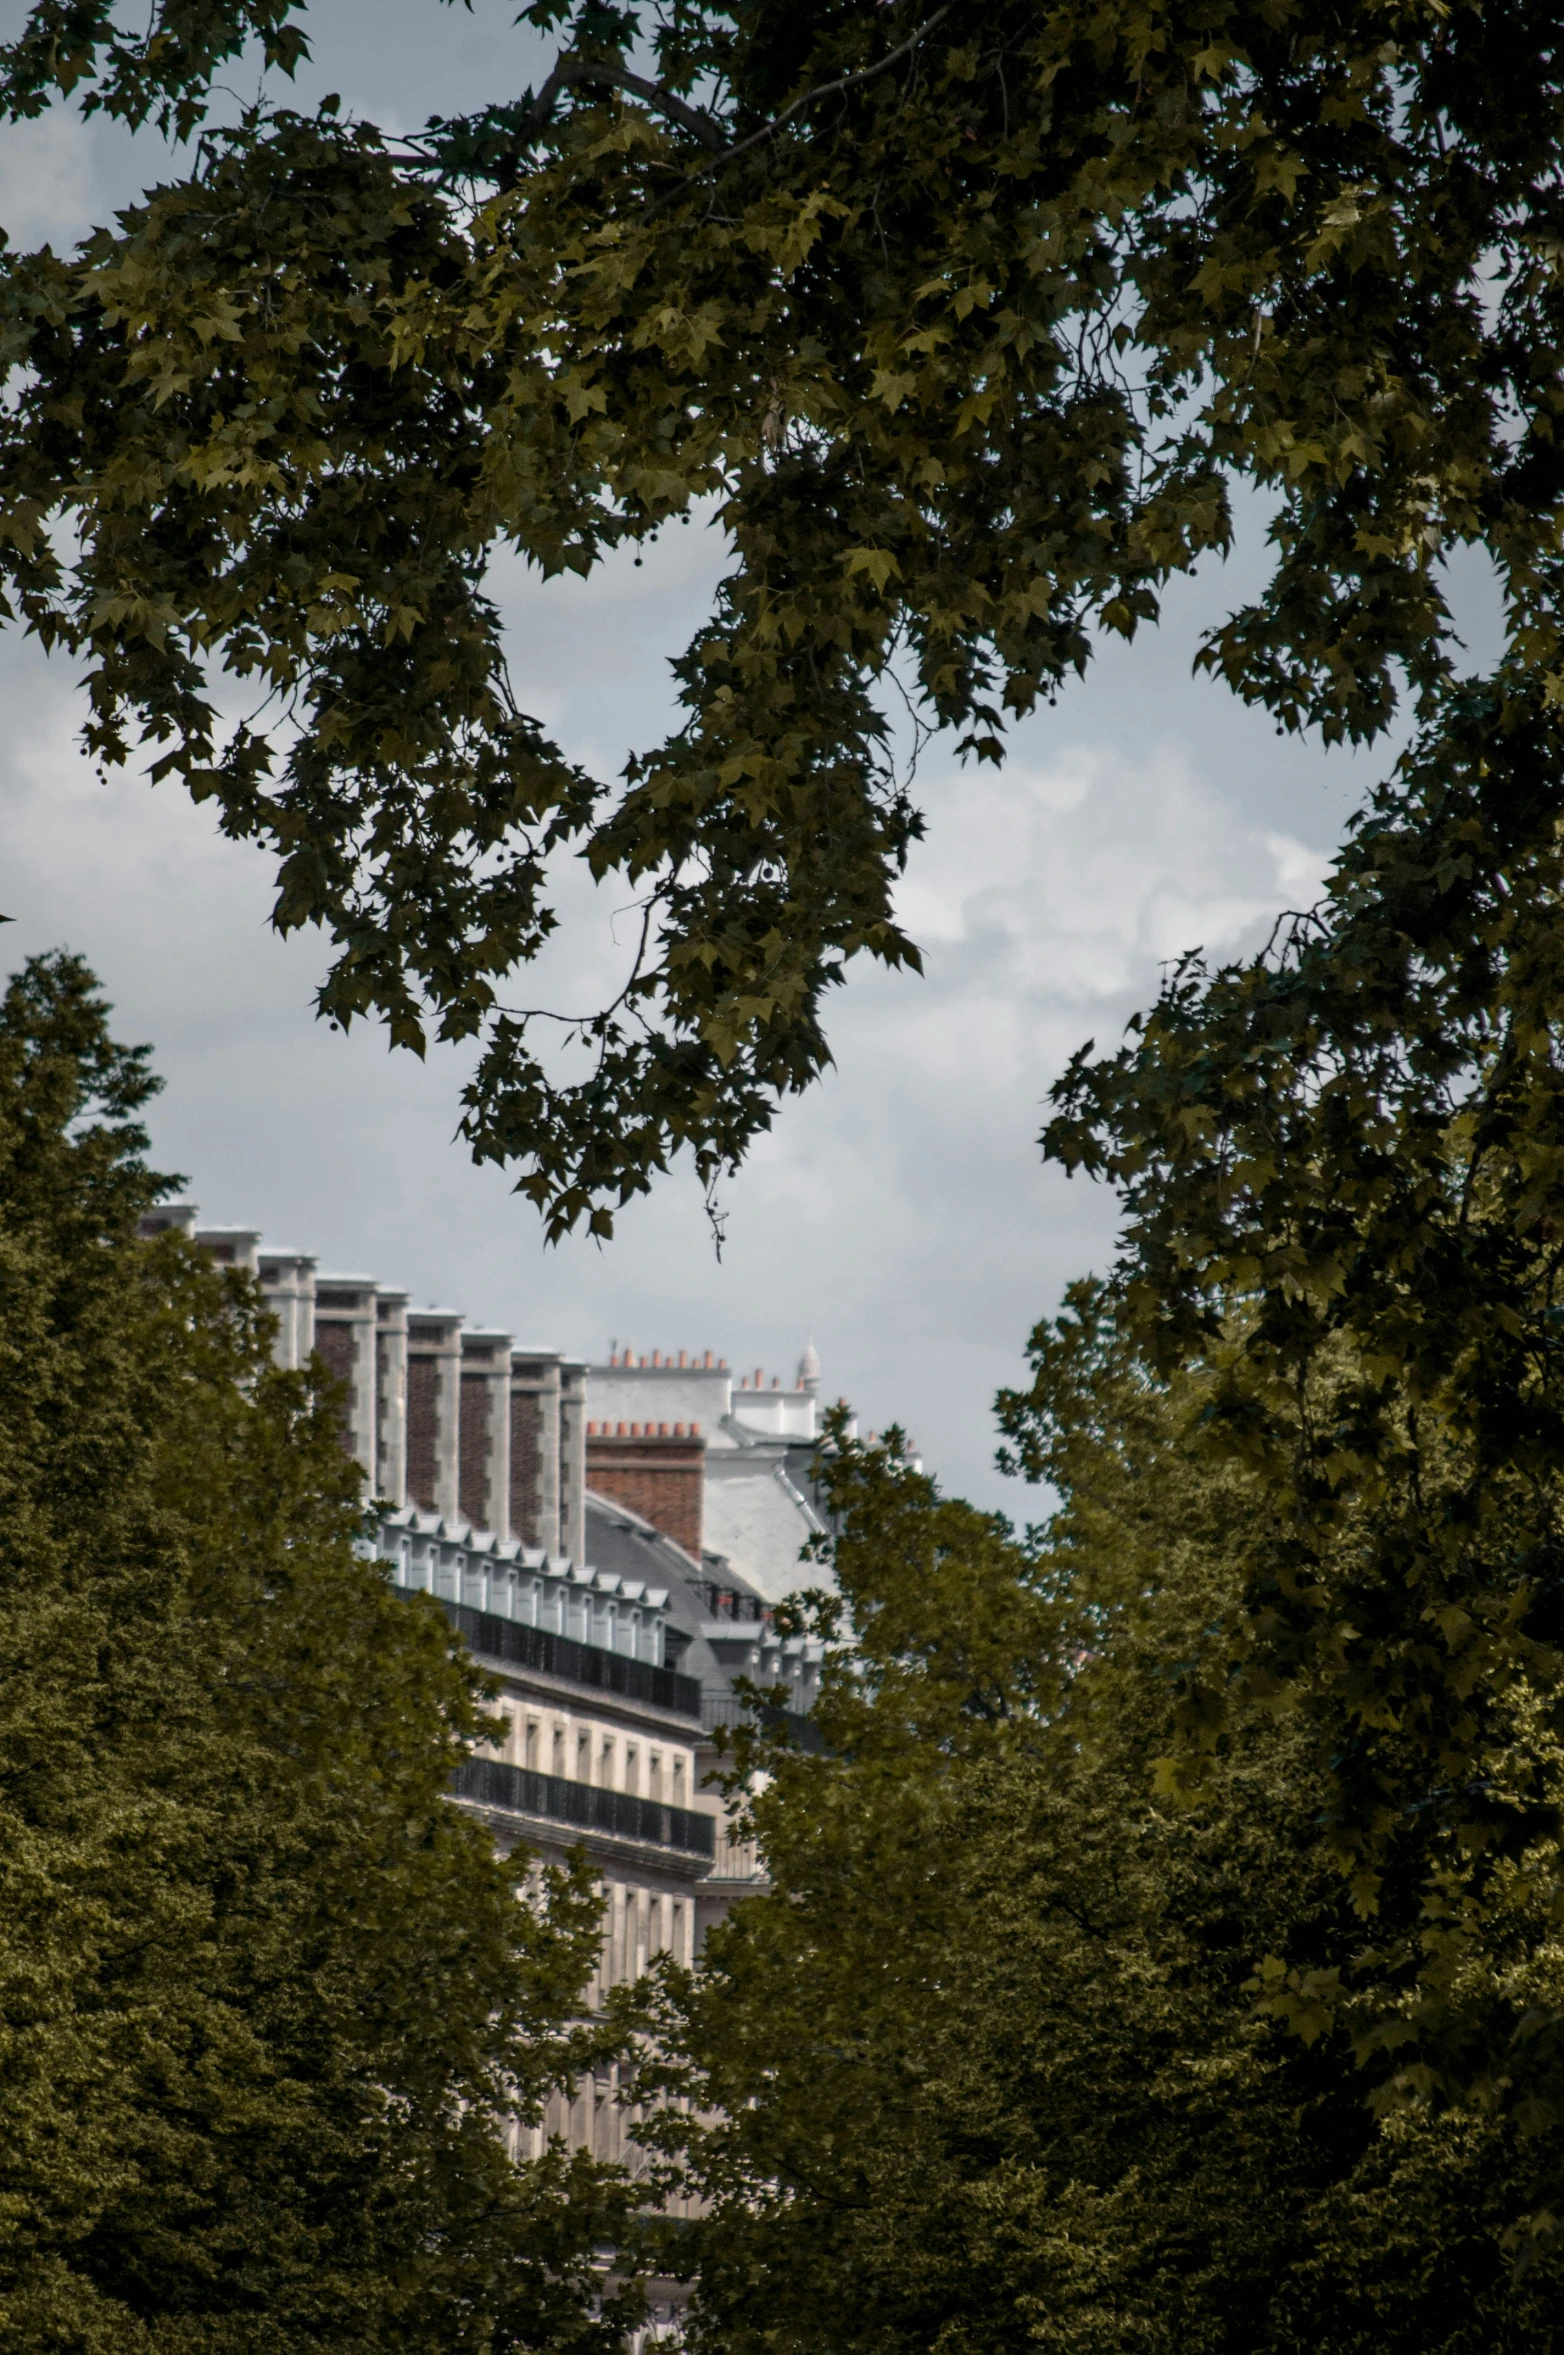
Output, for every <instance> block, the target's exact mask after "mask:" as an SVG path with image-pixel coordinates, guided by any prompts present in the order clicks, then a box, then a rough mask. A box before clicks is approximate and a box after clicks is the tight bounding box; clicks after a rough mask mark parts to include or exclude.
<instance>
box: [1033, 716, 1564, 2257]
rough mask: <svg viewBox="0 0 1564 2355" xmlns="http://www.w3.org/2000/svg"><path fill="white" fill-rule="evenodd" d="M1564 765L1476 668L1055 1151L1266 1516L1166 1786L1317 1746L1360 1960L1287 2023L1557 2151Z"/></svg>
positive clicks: (1145, 1327)
mask: <svg viewBox="0 0 1564 2355" xmlns="http://www.w3.org/2000/svg"><path fill="white" fill-rule="evenodd" d="M1561 755H1564V743H1561V741H1560V736H1559V730H1558V725H1557V721H1556V718H1555V716H1554V712H1553V706H1552V703H1551V700H1550V699H1549V698H1548V697H1547V696H1545V695H1540V694H1539V695H1533V694H1531V693H1529V692H1528V691H1527V690H1526V689H1525V687H1524V683H1523V682H1519V681H1517V680H1516V679H1515V678H1514V677H1513V675H1512V676H1511V678H1510V679H1509V680H1503V679H1501V681H1500V683H1499V686H1498V687H1496V688H1494V689H1487V688H1484V689H1481V690H1479V689H1474V690H1472V691H1471V692H1470V693H1469V695H1468V696H1466V697H1465V698H1464V699H1463V700H1461V701H1460V702H1459V703H1456V704H1455V705H1454V707H1453V708H1452V710H1451V712H1450V713H1449V715H1448V716H1447V718H1446V719H1445V720H1444V722H1443V724H1442V725H1441V728H1440V730H1439V732H1438V734H1437V737H1436V738H1435V740H1434V741H1432V742H1429V741H1427V740H1425V741H1422V742H1420V743H1418V744H1416V745H1414V746H1413V748H1412V749H1411V751H1410V752H1409V753H1408V755H1407V757H1406V759H1405V761H1404V763H1403V764H1402V768H1401V773H1400V774H1399V776H1398V777H1397V778H1396V780H1395V781H1394V784H1393V786H1392V787H1391V788H1389V789H1387V790H1386V791H1385V792H1383V793H1382V794H1381V795H1380V796H1379V797H1378V799H1377V801H1376V803H1375V805H1374V807H1373V808H1372V809H1371V810H1370V811H1369V812H1368V813H1367V815H1366V818H1365V820H1364V822H1363V823H1362V824H1361V825H1360V826H1359V827H1358V828H1357V829H1356V831H1355V833H1354V837H1353V839H1352V841H1351V843H1350V844H1349V846H1348V848H1347V850H1346V852H1345V853H1344V854H1343V856H1342V858H1341V860H1340V862H1339V863H1338V867H1337V870H1336V872H1335V874H1334V876H1333V878H1332V881H1331V885H1330V889H1329V893H1328V896H1327V899H1326V901H1325V902H1324V904H1323V905H1322V907H1321V908H1320V909H1319V910H1318V911H1316V912H1315V913H1314V915H1312V916H1311V917H1308V918H1306V919H1304V918H1300V919H1298V920H1296V921H1295V922H1293V923H1292V924H1291V925H1290V926H1288V927H1287V928H1285V930H1283V931H1282V932H1281V934H1280V936H1279V938H1278V939H1277V940H1276V941H1275V942H1274V943H1273V944H1272V950H1271V951H1270V952H1268V953H1267V954H1266V955H1264V956H1261V957H1258V958H1255V959H1251V960H1247V961H1244V962H1241V963H1239V964H1236V965H1234V966H1232V967H1230V968H1226V969H1223V970H1221V971H1219V972H1217V973H1214V974H1211V973H1207V972H1206V971H1205V970H1204V969H1203V968H1202V967H1201V965H1200V964H1199V962H1198V961H1197V960H1191V961H1189V962H1188V963H1187V964H1186V965H1185V966H1184V967H1183V968H1182V969H1181V970H1180V971H1179V972H1178V973H1177V974H1176V975H1174V976H1173V977H1171V978H1170V980H1169V983H1168V985H1167V987H1166V989H1165V990H1164V992H1163V994H1162V996H1161V998H1160V999H1159V1001H1158V1003H1157V1004H1156V1005H1155V1007H1154V1008H1153V1009H1152V1010H1151V1012H1150V1013H1149V1014H1148V1015H1147V1016H1146V1017H1145V1019H1144V1020H1143V1021H1142V1022H1140V1023H1138V1024H1137V1025H1136V1026H1135V1029H1134V1031H1133V1033H1132V1036H1131V1038H1130V1040H1129V1043H1128V1044H1127V1045H1126V1046H1125V1047H1124V1049H1123V1050H1122V1051H1120V1052H1119V1053H1118V1054H1116V1055H1112V1056H1108V1057H1104V1058H1100V1059H1097V1060H1094V1059H1093V1057H1092V1055H1091V1054H1090V1053H1089V1052H1087V1053H1083V1054H1082V1055H1081V1056H1080V1057H1078V1058H1077V1060H1076V1062H1075V1064H1074V1066H1073V1067H1072V1069H1071V1070H1070V1071H1069V1072H1068V1073H1067V1074H1066V1076H1065V1078H1064V1080H1063V1081H1062V1082H1061V1083H1060V1086H1059V1088H1058V1089H1057V1091H1056V1096H1057V1111H1056V1116H1055V1118H1054V1120H1053V1121H1052V1123H1051V1124H1050V1127H1049V1130H1048V1135H1047V1144H1048V1149H1049V1151H1050V1152H1052V1153H1054V1154H1055V1155H1057V1156H1058V1157H1059V1158H1060V1159H1061V1160H1063V1161H1064V1162H1066V1163H1067V1164H1069V1165H1071V1166H1075V1167H1081V1166H1086V1167H1092V1168H1096V1169H1099V1170H1103V1171H1106V1172H1107V1173H1108V1174H1109V1175H1110V1176H1111V1177H1112V1178H1113V1179H1114V1180H1115V1181H1116V1182H1117V1184H1118V1185H1119V1187H1120V1189H1121V1192H1122V1196H1123V1200H1124V1205H1125V1210H1126V1226H1125V1235H1124V1247H1123V1253H1122V1258H1121V1263H1120V1266H1119V1268H1118V1270H1117V1272H1116V1276H1115V1292H1116V1297H1117V1301H1118V1309H1117V1314H1118V1315H1119V1317H1120V1318H1121V1319H1122V1321H1123V1323H1124V1326H1125V1329H1126V1331H1127V1333H1129V1334H1131V1335H1133V1336H1134V1338H1135V1342H1136V1345H1137V1346H1138V1347H1139V1348H1141V1349H1142V1350H1143V1351H1144V1353H1145V1355H1146V1357H1147V1360H1148V1362H1149V1363H1151V1364H1152V1365H1153V1366H1155V1367H1156V1369H1157V1370H1158V1372H1159V1373H1160V1374H1162V1375H1163V1376H1168V1375H1170V1374H1172V1373H1174V1372H1175V1371H1177V1370H1179V1369H1200V1370H1201V1371H1202V1373H1203V1374H1204V1375H1205V1377H1206V1378H1207V1380H1208V1384H1209V1388H1208V1393H1207V1413H1206V1419H1205V1421H1204V1423H1203V1424H1202V1426H1201V1427H1200V1428H1199V1429H1198V1431H1196V1432H1195V1433H1194V1434H1193V1437H1194V1442H1195V1444H1197V1445H1198V1446H1199V1447H1200V1448H1201V1449H1202V1450H1204V1451H1205V1452H1206V1453H1207V1454H1208V1455H1209V1456H1210V1457H1211V1459H1212V1460H1213V1461H1222V1462H1228V1463H1242V1464H1246V1465H1247V1466H1249V1467H1250V1469H1251V1473H1252V1476H1253V1477H1254V1478H1255V1479H1256V1480H1257V1481H1258V1482H1259V1484H1260V1487H1261V1490H1262V1493H1263V1494H1264V1496H1265V1499H1266V1503H1267V1510H1266V1512H1265V1514H1264V1515H1263V1516H1259V1517H1257V1519H1256V1521H1255V1523H1254V1524H1253V1526H1252V1527H1251V1528H1250V1529H1249V1530H1248V1531H1247V1532H1246V1534H1245V1536H1244V1539H1243V1542H1242V1544H1241V1545H1240V1546H1239V1548H1238V1550H1237V1553H1236V1554H1235V1569H1236V1570H1237V1571H1238V1573H1239V1575H1238V1578H1237V1582H1236V1585H1235V1587H1234V1590H1233V1593H1232V1596H1231V1599H1230V1603H1229V1606H1228V1608H1227V1609H1226V1610H1225V1611H1224V1612H1223V1613H1222V1614H1220V1615H1219V1617H1217V1618H1214V1619H1213V1621H1212V1623H1211V1624H1210V1625H1209V1626H1208V1627H1207V1628H1206V1629H1204V1630H1203V1632H1202V1634H1201V1637H1200V1640H1199V1642H1198V1643H1196V1644H1195V1645H1193V1646H1192V1648H1191V1651H1190V1653H1189V1655H1188V1657H1187V1659H1186V1661H1185V1663H1184V1665H1183V1668H1182V1671H1181V1680H1182V1698H1181V1735H1180V1740H1179V1743H1178V1744H1177V1745H1176V1746H1175V1748H1174V1749H1173V1750H1172V1751H1171V1752H1170V1754H1169V1758H1168V1763H1167V1768H1166V1771H1167V1773H1168V1775H1169V1776H1170V1777H1171V1778H1172V1780H1173V1781H1175V1782H1180V1781H1187V1782H1188V1784H1189V1785H1190V1786H1191V1787H1195V1786H1198V1784H1199V1782H1200V1780H1201V1776H1202V1773H1203V1771H1204V1770H1203V1765H1202V1761H1203V1759H1204V1758H1205V1757H1206V1756H1208V1755H1209V1754H1210V1753H1211V1752H1212V1750H1213V1748H1214V1746H1217V1745H1219V1744H1220V1742H1221V1741H1222V1740H1223V1739H1224V1734H1225V1728H1227V1727H1228V1726H1229V1725H1230V1724H1232V1723H1234V1722H1236V1721H1237V1720H1240V1719H1242V1718H1244V1717H1245V1716H1248V1715H1252V1714H1254V1713H1255V1712H1262V1713H1265V1712H1270V1713H1281V1714H1285V1715H1288V1716H1292V1717H1294V1718H1296V1719H1297V1720H1298V1721H1299V1722H1300V1723H1301V1724H1303V1725H1304V1726H1306V1727H1307V1729H1308V1735H1309V1739H1310V1741H1311V1744H1312V1747H1313V1752H1314V1756H1315V1759H1316V1762H1317V1765H1318V1768H1319V1770H1320V1772H1321V1774H1322V1776H1323V1778H1324V1784H1323V1807H1322V1816H1321V1834H1322V1839H1323V1841H1324V1843H1325V1844H1326V1846H1327V1847H1328V1849H1329V1850H1330V1852H1331V1853H1332V1855H1333V1856H1334V1858H1335V1860H1336V1863H1337V1866H1338V1869H1339V1870H1340V1871H1341V1872H1342V1874H1343V1876H1344V1878H1345V1880H1346V1883H1347V1885H1348V1886H1349V1888H1350V1890H1351V1892H1352V1895H1353V1899H1354V1902H1355V1904H1356V1905H1357V1907H1358V1910H1359V1913H1360V1915H1361V1918H1362V1921H1363V1943H1362V1947H1361V1949H1360V1951H1359V1953H1358V1954H1357V1956H1356V1957H1355V1958H1354V1961H1353V1965H1352V1968H1351V1969H1350V1970H1349V1971H1344V1972H1342V1973H1340V1974H1339V1975H1337V1976H1335V1977H1332V1976H1330V1975H1326V1976H1325V1977H1323V1978H1322V1977H1320V1976H1319V1975H1317V1974H1314V1973H1311V1972H1310V1971H1309V1970H1308V1969H1306V1968H1303V1967H1294V1968H1293V1969H1292V1970H1291V1971H1290V1972H1289V1974H1288V1976H1287V1979H1286V1981H1285V1983H1284V1984H1281V1985H1279V1986H1278V1987H1277V1989H1276V1991H1275V2001H1276V2003H1277V2006H1278V2008H1279V2009H1280V2010H1281V2011H1282V2012H1284V2013H1286V2012H1288V2011H1289V2010H1296V2011H1297V2012H1298V2013H1299V2014H1300V2016H1301V2015H1304V2014H1308V2013H1310V2012H1311V2011H1312V2010H1313V2009H1314V2007H1317V2006H1322V2005H1323V2006H1325V2007H1326V2008H1328V2009H1329V2010H1331V2011H1333V2012H1336V2013H1338V2014H1340V2015H1341V2016H1342V2017H1343V2018H1345V2019H1347V2020H1349V2021H1350V2022H1351V2023H1352V2025H1353V2027H1354V2031H1355V2033H1356V2034H1357V2036H1358V2037H1359V2039H1360V2041H1361V2042H1362V2043H1363V2044H1364V2045H1365V2047H1367V2048H1374V2047H1376V2046H1379V2045H1384V2046H1386V2047H1388V2048H1390V2049H1392V2050H1394V2051H1396V2052H1397V2054H1398V2056H1399V2058H1400V2060H1401V2063H1402V2072H1401V2075H1402V2083H1403V2085H1404V2087H1405V2089H1406V2090H1407V2091H1408V2092H1424V2093H1426V2092H1429V2091H1439V2092H1451V2091H1457V2092H1466V2093H1473V2094H1476V2095H1478V2096H1480V2097H1481V2098H1483V2099H1486V2100H1489V2101H1492V2102H1494V2103H1496V2104H1498V2105H1500V2106H1501V2107H1504V2108H1507V2109H1510V2110H1511V2111H1513V2113H1514V2114H1515V2115H1516V2116H1517V2117H1518V2118H1519V2119H1520V2120H1521V2121H1522V2122H1523V2123H1524V2124H1525V2125H1526V2127H1527V2128H1528V2130H1529V2131H1531V2132H1532V2133H1534V2134H1535V2135H1537V2136H1538V2137H1539V2138H1540V2141H1541V2144H1542V2148H1543V2149H1544V2150H1546V2151H1549V2152H1551V2151H1553V2149H1554V2146H1555V2144H1556V2138H1557V2135H1558V2130H1559V2128H1560V2126H1561V2125H1564V2001H1561V1990H1560V1989H1559V1988H1558V1987H1557V1986H1556V1984H1555V1983H1554V1971H1553V1967H1552V1964H1551V1962H1550V1961H1549V1959H1548V1956H1547V1953H1546V1952H1538V1953H1535V1954H1532V1953H1529V1952H1528V1950H1527V1948H1526V1944H1525V1941H1524V1940H1522V1941H1521V1943H1520V1945H1519V1946H1517V1945H1516V1943H1515V1940H1514V1935H1513V1933H1514V1908H1515V1906H1516V1904H1517V1902H1518V1901H1519V1899H1520V1896H1521V1895H1522V1893H1524V1892H1527V1891H1536V1890H1542V1889H1551V1888H1553V1887H1554V1886H1555V1884H1556V1878H1557V1872H1558V1859H1559V1835H1560V1829H1561V1822H1564V1819H1561V1815H1560V1796H1561V1794H1560V1790H1559V1783H1558V1757H1559V1743H1560V1737H1561V1733H1564V1720H1561V1714H1560V1703H1561V1678H1564V1621H1561V1617H1560V1609H1561V1594H1564V1585H1561V1576H1560V1560H1561V1556H1560V1545H1561V1534H1560V1532H1561V1506H1564V1495H1561V1488H1560V1462H1561V1443H1564V1374H1561V1367H1560V1362H1559V1315H1560V1305H1559V1303H1560V1295H1559V1283H1560V1235H1561V1209H1564V1202H1561V1194H1560V1162H1559V1147H1558V1140H1559V1134H1560V1102H1561V1098H1560V1077H1559V1036H1558V1027H1559V1009H1560V1006H1561V1003H1564V995H1561V981H1564V974H1561V970H1560V964H1559V947H1558V933H1559V910H1560V904H1561V903H1560V884H1561V880H1564V878H1561V874H1560V864H1559V859H1560V851H1559V845H1560V815H1561V812H1560V795H1561V779H1564V758H1561ZM1552 1902H1555V1903H1556V1900H1555V1901H1552ZM1555 1927H1556V1925H1555ZM1552 1934H1553V1933H1552V1932H1550V1938H1551V1935H1552ZM1557 2168H1558V2161H1557V2158H1556V2157H1551V2158H1550V2159H1549V2160H1548V2162H1547V2165H1546V2166H1545V2167H1544V2168H1543V2175H1544V2178H1545V2179H1546V2183H1547V2209H1546V2212H1547V2213H1551V2205H1552V2202H1553V2200H1554V2199H1555V2198H1556V2196H1557V2191H1556V2185H1557ZM1539 2213H1543V2211H1539Z"/></svg>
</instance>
